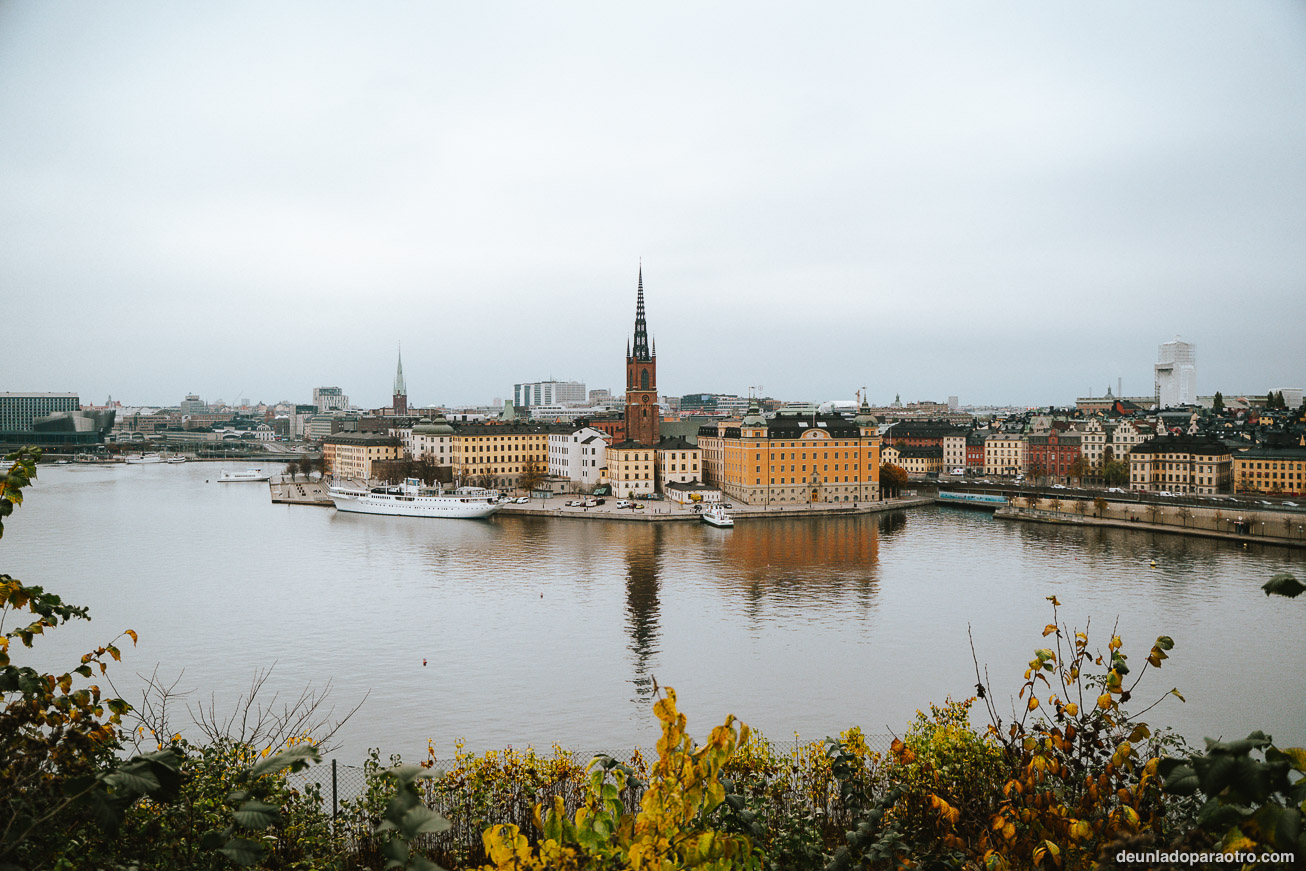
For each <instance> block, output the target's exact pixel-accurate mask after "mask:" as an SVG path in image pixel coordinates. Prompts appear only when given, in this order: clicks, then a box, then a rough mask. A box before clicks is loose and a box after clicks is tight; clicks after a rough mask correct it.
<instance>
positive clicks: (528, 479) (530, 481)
mask: <svg viewBox="0 0 1306 871" xmlns="http://www.w3.org/2000/svg"><path fill="white" fill-rule="evenodd" d="M544 477H545V469H544V465H543V464H542V463H541V462H540V461H539V460H537V459H535V458H534V457H532V458H531V459H529V460H527V461H526V464H525V465H524V466H522V469H521V477H519V478H518V479H517V486H518V487H520V488H521V489H522V490H525V491H526V492H527V493H529V492H530V491H532V490H534V489H535V488H536V487H538V486H540V484H542V483H543V482H544Z"/></svg>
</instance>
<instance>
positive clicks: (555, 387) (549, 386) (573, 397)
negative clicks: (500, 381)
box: [512, 381, 588, 408]
mask: <svg viewBox="0 0 1306 871" xmlns="http://www.w3.org/2000/svg"><path fill="white" fill-rule="evenodd" d="M587 401H588V395H587V392H586V390H585V382H583V381H527V382H523V383H521V384H514V385H513V386H512V404H513V405H515V406H517V407H518V408H526V407H527V406H530V405H573V404H575V405H584V404H585V403H586V402H587Z"/></svg>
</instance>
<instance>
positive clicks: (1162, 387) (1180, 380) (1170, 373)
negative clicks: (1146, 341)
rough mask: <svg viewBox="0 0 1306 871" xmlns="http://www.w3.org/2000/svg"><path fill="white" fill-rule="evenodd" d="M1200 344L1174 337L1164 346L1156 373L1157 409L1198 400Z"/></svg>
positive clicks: (1188, 403) (1162, 346) (1158, 357)
mask: <svg viewBox="0 0 1306 871" xmlns="http://www.w3.org/2000/svg"><path fill="white" fill-rule="evenodd" d="M1196 351H1197V347H1196V346H1195V345H1191V344H1189V343H1188V342H1181V341H1179V339H1175V340H1174V341H1173V342H1166V343H1165V344H1163V345H1161V348H1160V352H1159V354H1158V356H1157V360H1159V362H1158V363H1157V364H1156V365H1155V366H1154V367H1153V369H1154V371H1155V374H1156V406H1157V408H1174V407H1175V406H1177V405H1192V404H1193V403H1195V402H1196V401H1197V354H1196Z"/></svg>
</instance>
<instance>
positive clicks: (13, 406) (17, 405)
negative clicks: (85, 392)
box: [0, 393, 81, 433]
mask: <svg viewBox="0 0 1306 871" xmlns="http://www.w3.org/2000/svg"><path fill="white" fill-rule="evenodd" d="M80 409H81V403H80V402H79V400H78V398H77V394H76V393H0V432H14V433H17V432H29V431H31V429H32V422H33V421H34V420H36V418H38V417H45V416H46V415H49V414H54V413H55V412H57V411H78V410H80Z"/></svg>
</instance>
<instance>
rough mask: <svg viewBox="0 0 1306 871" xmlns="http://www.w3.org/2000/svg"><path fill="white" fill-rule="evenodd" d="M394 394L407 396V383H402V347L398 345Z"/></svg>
mask: <svg viewBox="0 0 1306 871" xmlns="http://www.w3.org/2000/svg"><path fill="white" fill-rule="evenodd" d="M394 395H395V396H407V395H408V385H407V384H405V383H404V349H403V346H402V345H400V347H399V367H398V368H397V369H395V393H394Z"/></svg>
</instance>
